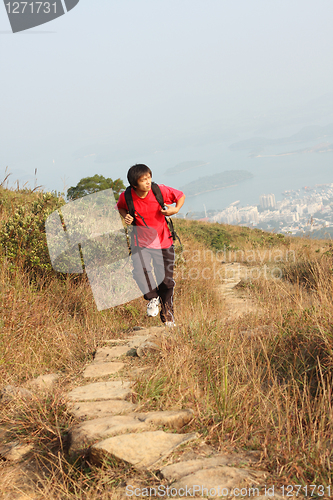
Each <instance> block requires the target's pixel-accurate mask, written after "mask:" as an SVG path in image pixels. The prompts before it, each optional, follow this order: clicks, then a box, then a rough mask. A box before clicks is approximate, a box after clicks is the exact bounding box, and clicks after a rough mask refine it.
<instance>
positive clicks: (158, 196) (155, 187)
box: [125, 182, 182, 247]
mask: <svg viewBox="0 0 333 500" xmlns="http://www.w3.org/2000/svg"><path fill="white" fill-rule="evenodd" d="M151 190H152V192H153V193H154V195H155V198H156V200H157V201H158V203H159V204H160V205H161V207H162V208H164V207H165V205H164V199H163V195H162V193H161V189H160V186H159V185H158V184H156V182H152V183H151ZM125 201H126V204H127V207H128V211H129V214H130V215H131V216H132V217H133V219H134V220H133V222H132V224H133V225H134V226H135V225H136V223H135V209H134V203H133V198H132V188H131V186H128V187H127V188H126V191H125ZM137 214H138V215H139V216H140V217H141V219H142V220H143V222H144V224H145V225H146V226H147V224H146V222H145V220H144V218H143V217H142V216H141V215H140V214H139V213H138V212H137ZM165 220H166V223H167V225H168V228H169V231H170V233H171V236H172V240H173V242H175V241H176V239H177V240H178V241H179V243H180V245H181V247H182V242H181V241H180V238H179V236H178V234H177V233H176V231H175V228H174V226H173V222H172V220H171V219H170V217H165Z"/></svg>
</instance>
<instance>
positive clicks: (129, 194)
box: [125, 186, 135, 225]
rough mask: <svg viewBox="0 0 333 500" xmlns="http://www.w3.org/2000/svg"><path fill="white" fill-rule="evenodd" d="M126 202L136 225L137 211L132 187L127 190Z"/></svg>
mask: <svg viewBox="0 0 333 500" xmlns="http://www.w3.org/2000/svg"><path fill="white" fill-rule="evenodd" d="M125 201H126V205H127V208H128V212H129V214H130V215H131V217H133V222H132V224H133V225H135V210H134V203H133V197H132V188H131V186H128V187H127V188H126V190H125Z"/></svg>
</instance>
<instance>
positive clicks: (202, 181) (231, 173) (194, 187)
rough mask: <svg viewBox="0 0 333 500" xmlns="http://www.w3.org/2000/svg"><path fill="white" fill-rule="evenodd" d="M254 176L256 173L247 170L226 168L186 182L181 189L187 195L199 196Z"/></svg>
mask: <svg viewBox="0 0 333 500" xmlns="http://www.w3.org/2000/svg"><path fill="white" fill-rule="evenodd" d="M253 177H254V175H253V174H251V173H250V172H248V171H247V170H226V171H224V172H221V173H219V174H214V175H209V176H206V177H200V178H199V179H197V180H196V181H193V182H189V183H188V184H185V186H182V187H181V188H180V189H181V191H183V192H184V193H185V194H186V196H198V195H199V194H203V193H208V192H209V191H218V190H219V189H224V188H226V187H230V186H233V185H235V184H238V182H241V181H244V180H246V179H252V178H253Z"/></svg>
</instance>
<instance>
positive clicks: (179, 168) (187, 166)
mask: <svg viewBox="0 0 333 500" xmlns="http://www.w3.org/2000/svg"><path fill="white" fill-rule="evenodd" d="M204 165H208V163H207V162H204V161H203V160H193V161H183V162H181V163H178V164H177V165H176V166H175V167H171V168H168V170H166V171H165V174H166V175H175V174H178V173H180V172H185V171H186V170H191V169H192V168H197V167H203V166H204Z"/></svg>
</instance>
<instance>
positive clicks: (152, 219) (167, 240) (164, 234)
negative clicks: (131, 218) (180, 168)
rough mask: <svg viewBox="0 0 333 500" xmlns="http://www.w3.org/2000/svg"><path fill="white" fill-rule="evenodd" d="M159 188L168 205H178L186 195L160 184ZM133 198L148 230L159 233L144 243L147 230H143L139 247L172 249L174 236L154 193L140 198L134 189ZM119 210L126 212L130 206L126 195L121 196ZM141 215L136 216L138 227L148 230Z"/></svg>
mask: <svg viewBox="0 0 333 500" xmlns="http://www.w3.org/2000/svg"><path fill="white" fill-rule="evenodd" d="M159 186H160V190H161V193H162V196H163V199H164V203H165V204H166V205H171V204H172V203H176V202H177V201H178V200H179V199H180V198H182V196H184V193H183V192H182V191H179V190H178V189H174V188H171V187H168V186H164V185H163V184H159ZM132 198H133V204H134V209H135V212H136V214H140V215H141V216H142V217H143V218H144V220H145V223H146V224H147V226H148V228H152V229H154V230H155V231H156V233H157V235H156V233H155V232H154V236H155V237H154V238H153V237H152V236H151V235H150V236H148V239H149V241H148V240H147V238H146V241H144V239H145V238H144V232H145V230H141V231H142V233H140V232H139V233H138V234H139V245H140V246H146V247H149V248H169V247H171V245H172V244H173V241H172V236H171V233H170V231H169V228H168V225H167V223H166V220H165V216H164V215H163V214H162V213H161V205H160V204H159V203H158V201H157V200H156V198H155V195H154V193H153V191H152V190H150V191H148V194H147V196H146V197H145V198H140V197H139V196H138V195H137V194H136V192H135V190H134V189H133V188H132ZM117 208H124V209H125V210H128V206H127V203H126V200H125V193H121V194H120V196H119V200H118V202H117ZM140 215H136V216H135V222H136V225H137V226H140V227H141V226H143V227H144V228H146V225H145V223H144V222H143V220H142V218H141V217H140ZM147 233H149V230H146V234H147ZM140 236H141V237H140ZM152 240H153V241H152Z"/></svg>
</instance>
